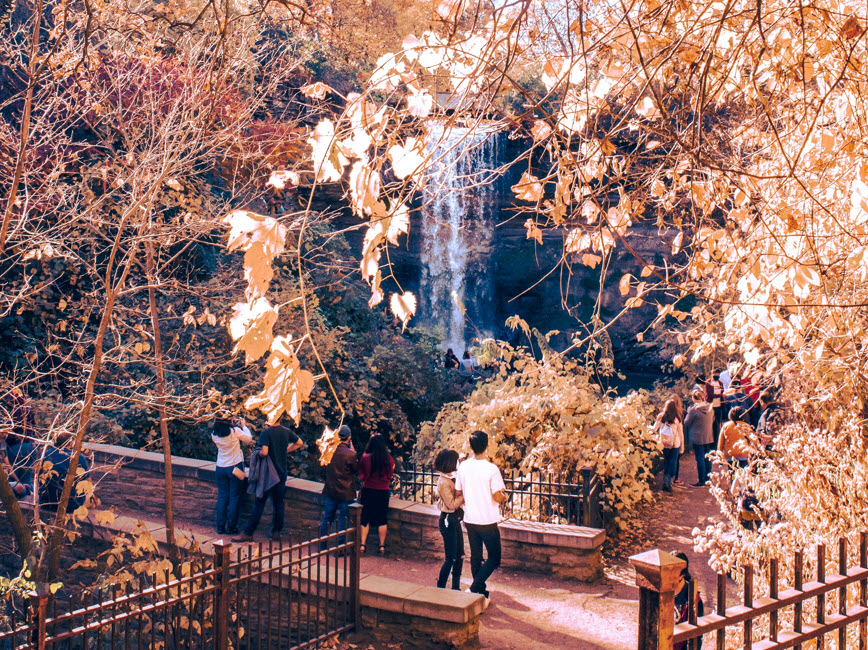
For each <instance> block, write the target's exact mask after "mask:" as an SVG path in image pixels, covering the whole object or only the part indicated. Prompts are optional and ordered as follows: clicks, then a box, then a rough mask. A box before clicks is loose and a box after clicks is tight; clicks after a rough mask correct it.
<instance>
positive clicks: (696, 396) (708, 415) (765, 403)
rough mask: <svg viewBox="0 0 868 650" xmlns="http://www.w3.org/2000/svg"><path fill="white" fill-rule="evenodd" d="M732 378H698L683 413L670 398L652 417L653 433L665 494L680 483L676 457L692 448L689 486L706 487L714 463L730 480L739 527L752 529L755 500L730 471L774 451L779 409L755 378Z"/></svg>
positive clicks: (771, 393)
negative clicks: (657, 443) (660, 455)
mask: <svg viewBox="0 0 868 650" xmlns="http://www.w3.org/2000/svg"><path fill="white" fill-rule="evenodd" d="M735 375H736V373H734V372H733V371H731V370H729V369H727V370H723V371H721V372H720V373H717V374H715V375H714V376H713V377H712V378H707V379H706V378H703V377H699V378H698V380H697V382H696V384H695V385H694V386H693V388H692V390H691V395H690V400H691V402H692V403H691V405H690V407H689V408H688V409H687V410H686V411H685V410H684V408H683V404H682V400H681V398H680V396H679V395H677V394H672V395H670V396H669V399H668V400H667V401H666V403H665V404H664V406H663V408H662V409H661V411H660V413H659V414H658V416H657V419H656V421H655V423H654V430H655V431H656V432H657V434H658V436H659V440H660V442H661V443H662V445H663V490H664V491H665V492H672V487H673V485H678V484H681V481H680V480H679V479H678V469H679V463H680V458H681V455H682V454H683V453H684V452H685V449H687V448H688V447H692V450H693V454H694V458H695V461H696V474H697V481H696V483H693V484H692V485H691V487H695V488H701V487H705V486H707V485H708V484H709V480H710V477H711V474H712V460H713V459H714V458H717V459H718V460H719V469H720V471H722V472H724V473H725V476H726V478H727V479H728V480H729V483H728V485H729V487H730V490H731V493H732V496H733V498H734V499H736V500H737V501H738V502H739V507H740V509H741V510H742V511H744V516H743V517H742V519H743V525H745V526H747V527H753V526H755V522H756V520H757V514H756V508H755V507H751V504H752V503H755V501H756V497H755V496H754V495H753V494H752V493H751V491H750V490H749V488H746V487H744V486H743V485H742V484H741V483H742V482H738V481H732V480H731V479H732V476H733V471H732V470H735V469H736V468H745V467H748V465H749V463H750V462H751V461H752V460H755V459H756V458H758V457H759V456H761V455H767V454H769V453H771V452H772V451H773V449H774V437H775V432H776V430H777V428H778V427H779V426H780V424H781V410H780V405H779V404H778V402H777V400H776V399H775V392H774V389H773V387H771V386H764V385H763V384H762V382H761V381H760V380H759V379H758V378H757V377H758V376H752V375H750V374H746V375H745V376H743V377H737V376H735ZM712 452H717V454H716V455H715V454H713V453H712ZM748 522H754V523H748Z"/></svg>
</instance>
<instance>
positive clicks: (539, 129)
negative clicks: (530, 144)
mask: <svg viewBox="0 0 868 650" xmlns="http://www.w3.org/2000/svg"><path fill="white" fill-rule="evenodd" d="M530 134H531V136H532V137H533V141H534V142H541V141H543V140H545V139H546V138H548V137H549V136H550V135H551V134H552V127H550V126H549V125H548V124H546V123H545V122H543V121H542V120H536V121H535V122H534V123H533V127H531V130H530Z"/></svg>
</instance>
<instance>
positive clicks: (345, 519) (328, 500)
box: [319, 425, 359, 550]
mask: <svg viewBox="0 0 868 650" xmlns="http://www.w3.org/2000/svg"><path fill="white" fill-rule="evenodd" d="M338 438H339V439H340V444H339V445H338V447H337V449H335V453H334V455H332V459H331V462H329V464H328V467H327V468H326V480H325V484H324V485H323V488H322V493H323V497H325V503H324V510H323V513H322V523H321V524H320V526H319V534H320V537H325V536H326V535H327V534H328V530H329V524H331V523H332V522H333V521H334V520H335V517H337V520H338V530H346V529H347V525H348V523H349V514H350V504H351V503H352V502H353V501H354V500H355V498H356V475H357V474H358V473H359V459H358V458H356V452H355V450H354V449H353V441H352V431H350V428H349V427H348V426H347V425H343V426H342V427H341V428H340V429H339V430H338ZM343 541H344V540H343V537H341V538H340V539H339V540H338V543H341V544H342V543H343ZM320 548H321V549H322V550H325V549H326V543H325V542H321V543H320Z"/></svg>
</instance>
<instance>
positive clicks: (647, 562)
mask: <svg viewBox="0 0 868 650" xmlns="http://www.w3.org/2000/svg"><path fill="white" fill-rule="evenodd" d="M630 564H632V565H633V568H635V569H636V585H638V586H639V587H644V588H645V589H650V590H652V591H656V592H657V593H666V592H670V591H671V592H674V591H675V589H676V588H677V587H678V578H679V576H681V572H682V571H683V570H684V569H685V568H686V567H687V563H686V562H685V561H684V560H679V559H678V558H677V557H675V556H673V555H670V554H669V553H667V552H666V551H661V550H659V549H656V548H655V549H654V550H653V551H645V552H644V553H639V554H638V555H634V556H632V557H631V558H630Z"/></svg>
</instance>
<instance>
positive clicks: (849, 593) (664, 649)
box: [630, 532, 868, 650]
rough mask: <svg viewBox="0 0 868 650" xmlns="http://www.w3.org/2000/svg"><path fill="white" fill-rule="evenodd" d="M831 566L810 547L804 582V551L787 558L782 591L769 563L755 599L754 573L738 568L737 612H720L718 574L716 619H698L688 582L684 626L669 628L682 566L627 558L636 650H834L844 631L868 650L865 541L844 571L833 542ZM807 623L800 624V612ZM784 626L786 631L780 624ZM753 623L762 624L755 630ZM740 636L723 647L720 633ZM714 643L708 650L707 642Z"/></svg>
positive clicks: (655, 558) (651, 554)
mask: <svg viewBox="0 0 868 650" xmlns="http://www.w3.org/2000/svg"><path fill="white" fill-rule="evenodd" d="M837 551H838V553H837V558H835V560H837V561H834V562H830V561H829V560H830V558H828V557H827V555H826V547H825V545H823V544H820V545H818V546H817V547H816V567H817V568H816V576H815V579H813V580H809V581H807V582H805V575H804V565H805V556H804V553H803V551H798V552H796V553H795V554H794V556H793V558H792V567H793V575H794V579H793V585H792V586H790V587H787V588H781V585H780V584H779V580H778V575H779V570H780V565H779V560H778V559H775V558H772V559H770V560H769V561H768V563H767V564H768V566H767V571H768V574H767V575H768V585H769V587H768V593H767V594H766V595H765V596H763V597H761V598H755V596H754V578H755V574H754V569H753V568H752V567H750V566H745V567H742V568H741V571H742V577H743V581H742V582H743V588H742V592H743V597H742V603H741V604H740V605H735V606H732V607H727V598H726V581H727V580H728V579H729V578H728V577H727V576H726V575H724V574H718V575H717V584H716V590H717V594H716V601H715V605H716V607H715V609H716V611H715V612H714V613H712V614H708V615H706V616H701V617H698V618H697V615H696V598H695V594H696V584H695V581H692V580H691V581H687V584H686V588H687V589H688V597H687V621H685V622H680V623H678V624H676V608H675V596H676V592H677V590H678V589H680V588H681V575H682V571H683V570H684V569H685V568H686V564H685V563H684V562H683V561H682V560H680V559H678V558H676V557H673V556H672V555H670V554H668V553H665V552H663V551H659V550H653V551H647V552H645V553H640V554H639V555H634V556H633V557H631V558H630V562H631V563H632V564H633V566H634V568H635V569H636V584H637V586H638V587H639V633H638V647H639V648H640V649H641V650H672V649H673V648H676V647H677V648H688V649H689V650H693V649H694V648H697V647H698V641H699V640H700V639H702V646H703V647H704V648H708V647H714V648H717V649H718V650H723V649H724V648H726V647H742V648H745V650H778V649H783V648H801V647H802V645H803V644H805V643H807V642H809V641H814V640H816V647H817V648H824V647H825V642H826V640H827V639H828V638H833V637H834V638H835V641H836V645H837V648H838V649H839V650H843V649H844V648H846V647H847V643H848V639H850V638H851V636H850V635H849V633H850V631H852V632H853V634H852V636H855V637H856V638H857V639H858V648H859V649H860V650H866V648H868V533H865V532H863V533H861V534H860V536H859V548H858V565H856V566H849V564H850V562H849V560H848V557H849V553H848V540H847V539H845V538H842V539H840V540H839V541H838V548H837ZM828 564H834V567H835V571H836V572H835V573H833V574H831V575H826V568H827V565H828ZM812 601H813V604H814V607H812V608H810V609H811V611H812V613H813V616H812V618H813V620H810V621H809V620H807V612H806V607H805V606H806V605H807V604H811V602H812ZM783 613H786V614H787V616H786V618H787V619H788V620H791V625H789V626H788V627H786V628H785V629H784V628H783V626H782V619H783V618H784V617H783V616H782V614H783ZM758 623H761V625H760V624H758ZM734 628H741V634H740V635H738V634H736V637H738V636H740V637H741V639H740V641H741V642H740V644H738V646H735V645H733V641H732V636H733V635H732V633H731V634H730V642H729V643H727V640H726V639H727V630H728V629H729V630H733V629H734ZM760 630H761V631H760ZM712 641H713V643H710V642H712Z"/></svg>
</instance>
